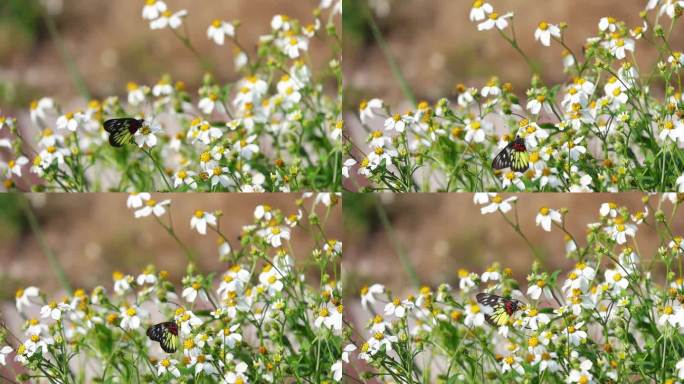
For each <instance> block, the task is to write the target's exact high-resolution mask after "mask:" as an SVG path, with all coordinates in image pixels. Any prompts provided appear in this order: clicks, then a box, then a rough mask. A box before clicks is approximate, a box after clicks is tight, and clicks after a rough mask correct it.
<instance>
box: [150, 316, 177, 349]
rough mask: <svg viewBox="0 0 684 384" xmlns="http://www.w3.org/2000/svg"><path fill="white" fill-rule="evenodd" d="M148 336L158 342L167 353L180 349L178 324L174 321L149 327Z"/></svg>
mask: <svg viewBox="0 0 684 384" xmlns="http://www.w3.org/2000/svg"><path fill="white" fill-rule="evenodd" d="M147 337H149V338H150V340H152V341H156V342H158V343H159V346H161V348H162V349H163V350H164V352H166V353H174V352H176V350H177V349H178V325H177V324H176V323H175V322H173V321H167V322H165V323H159V324H155V325H153V326H151V327H149V328H147Z"/></svg>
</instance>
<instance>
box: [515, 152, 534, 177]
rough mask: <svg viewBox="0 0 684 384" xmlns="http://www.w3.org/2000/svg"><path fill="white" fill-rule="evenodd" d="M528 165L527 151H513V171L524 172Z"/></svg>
mask: <svg viewBox="0 0 684 384" xmlns="http://www.w3.org/2000/svg"><path fill="white" fill-rule="evenodd" d="M529 166H530V157H529V156H528V154H527V152H517V151H514V152H513V161H512V168H513V170H514V171H518V172H524V171H526V170H527V168H528V167H529Z"/></svg>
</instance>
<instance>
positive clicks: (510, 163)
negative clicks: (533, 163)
mask: <svg viewBox="0 0 684 384" xmlns="http://www.w3.org/2000/svg"><path fill="white" fill-rule="evenodd" d="M529 166H530V157H529V155H528V153H527V147H526V146H525V140H523V139H522V138H521V137H520V136H516V137H515V139H514V140H513V141H511V142H510V143H508V145H507V146H506V148H504V149H502V150H501V152H499V154H498V155H496V157H495V158H494V161H492V168H494V169H504V168H510V169H512V170H513V171H515V172H525V171H527V169H528V168H529Z"/></svg>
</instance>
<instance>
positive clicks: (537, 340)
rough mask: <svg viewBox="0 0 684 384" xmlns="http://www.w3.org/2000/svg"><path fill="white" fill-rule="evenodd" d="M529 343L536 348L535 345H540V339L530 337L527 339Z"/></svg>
mask: <svg viewBox="0 0 684 384" xmlns="http://www.w3.org/2000/svg"><path fill="white" fill-rule="evenodd" d="M527 345H529V346H530V347H532V348H534V347H536V346H537V345H539V339H537V338H536V337H534V336H533V337H530V338H529V339H528V340H527Z"/></svg>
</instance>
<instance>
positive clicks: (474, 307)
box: [470, 304, 480, 313]
mask: <svg viewBox="0 0 684 384" xmlns="http://www.w3.org/2000/svg"><path fill="white" fill-rule="evenodd" d="M470 312H472V313H480V306H479V305H477V304H473V305H471V306H470Z"/></svg>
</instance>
